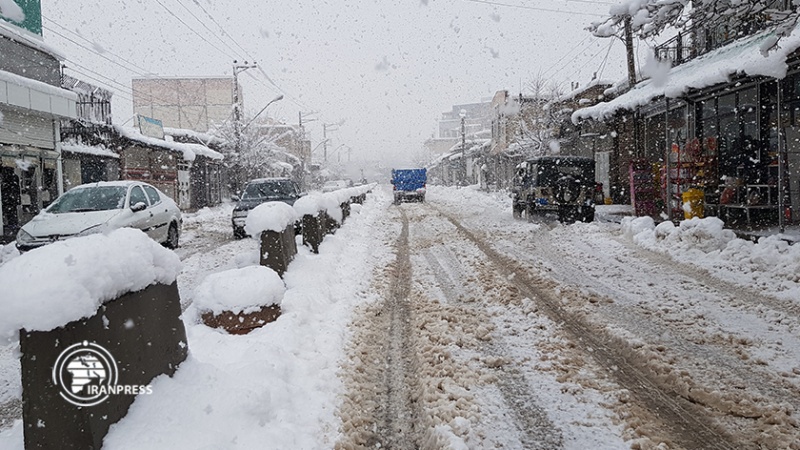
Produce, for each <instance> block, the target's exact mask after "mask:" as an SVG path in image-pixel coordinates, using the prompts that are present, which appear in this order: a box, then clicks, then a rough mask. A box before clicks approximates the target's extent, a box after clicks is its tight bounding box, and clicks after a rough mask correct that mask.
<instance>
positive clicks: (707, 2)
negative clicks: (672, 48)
mask: <svg viewBox="0 0 800 450" xmlns="http://www.w3.org/2000/svg"><path fill="white" fill-rule="evenodd" d="M799 3H800V2H797V1H796V0H794V1H789V0H748V1H742V0H694V1H692V0H626V1H624V2H622V3H620V4H618V5H615V6H612V7H611V9H610V10H609V15H608V17H606V18H605V19H603V20H601V21H598V22H594V23H592V24H591V25H590V26H589V27H588V30H589V31H590V32H592V34H594V35H595V36H598V37H612V36H619V35H621V34H622V33H623V32H624V27H625V22H626V20H628V19H630V24H631V30H632V32H633V33H634V34H636V35H637V36H639V37H640V38H651V37H655V36H658V35H659V34H661V33H662V32H663V31H664V30H665V29H667V28H673V29H676V30H678V31H683V32H687V31H690V30H691V29H693V28H695V27H698V26H718V25H725V26H727V27H728V28H729V29H731V30H738V31H739V32H740V33H743V32H746V30H753V29H757V28H759V27H765V26H773V27H775V35H774V37H773V39H770V40H769V42H767V43H765V45H764V47H762V50H763V51H764V52H766V51H769V50H770V49H772V48H774V47H775V46H776V45H777V44H778V42H779V40H780V39H781V38H783V37H785V36H788V35H789V34H790V33H791V32H792V31H793V30H794V29H795V27H796V26H797V22H798V18H800V8H799V6H800V4H799ZM742 30H745V31H742Z"/></svg>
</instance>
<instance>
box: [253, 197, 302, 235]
mask: <svg viewBox="0 0 800 450" xmlns="http://www.w3.org/2000/svg"><path fill="white" fill-rule="evenodd" d="M297 219H298V216H297V212H295V210H294V208H292V207H291V206H289V205H287V204H286V203H283V202H267V203H262V204H260V205H258V206H256V207H255V208H254V209H253V210H252V211H250V213H249V214H248V215H247V221H246V222H245V225H244V230H245V231H246V232H247V234H249V235H250V236H253V237H256V238H259V236H261V233H262V232H264V231H278V232H280V231H283V230H285V229H286V228H287V227H288V226H289V225H292V224H294V223H295V222H296V221H297Z"/></svg>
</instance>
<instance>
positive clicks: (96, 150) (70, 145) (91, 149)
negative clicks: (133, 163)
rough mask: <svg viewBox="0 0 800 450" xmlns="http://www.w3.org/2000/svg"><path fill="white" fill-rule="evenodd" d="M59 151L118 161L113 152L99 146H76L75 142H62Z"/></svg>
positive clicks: (116, 155)
mask: <svg viewBox="0 0 800 450" xmlns="http://www.w3.org/2000/svg"><path fill="white" fill-rule="evenodd" d="M61 151H62V152H70V153H80V154H83V155H92V156H103V157H106V158H115V159H119V155H118V154H116V153H114V152H113V151H111V150H109V149H107V148H105V147H104V146H101V145H85V144H78V143H75V142H64V143H62V144H61Z"/></svg>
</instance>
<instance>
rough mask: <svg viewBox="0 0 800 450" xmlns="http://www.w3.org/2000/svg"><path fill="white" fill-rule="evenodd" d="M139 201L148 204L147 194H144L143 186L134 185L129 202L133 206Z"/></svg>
mask: <svg viewBox="0 0 800 450" xmlns="http://www.w3.org/2000/svg"><path fill="white" fill-rule="evenodd" d="M139 202H141V203H144V204H145V205H147V196H145V195H144V191H143V190H142V188H141V187H139V186H134V187H133V189H131V200H130V202H129V203H128V204H129V205H130V206H133V205H135V204H137V203H139Z"/></svg>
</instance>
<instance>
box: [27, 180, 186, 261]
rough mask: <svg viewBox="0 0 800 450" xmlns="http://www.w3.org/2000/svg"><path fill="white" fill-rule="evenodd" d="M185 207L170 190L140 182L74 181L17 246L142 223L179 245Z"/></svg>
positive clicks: (146, 229) (29, 225) (152, 233)
mask: <svg viewBox="0 0 800 450" xmlns="http://www.w3.org/2000/svg"><path fill="white" fill-rule="evenodd" d="M181 223H182V219H181V211H180V209H178V206H177V205H176V204H175V202H174V201H173V200H172V199H171V198H169V197H167V195H166V194H164V193H163V192H161V191H159V190H158V189H156V188H155V187H154V186H151V185H149V184H147V183H142V182H139V181H110V182H98V183H90V184H83V185H80V186H75V187H74V188H72V189H70V190H69V191H67V192H65V193H64V194H63V195H61V196H60V197H58V199H56V201H55V202H53V203H52V204H51V205H50V206H48V207H47V208H46V209H44V210H43V211H42V212H40V213H39V214H38V215H37V216H36V217H34V218H33V219H32V220H31V221H30V222H28V223H27V224H25V225H24V226H23V227H22V228H20V230H19V232H18V233H17V248H18V249H20V250H21V251H27V250H31V249H34V248H37V247H41V246H43V245H45V244H49V243H51V242H54V241H59V240H63V239H69V238H72V237H78V236H86V235H89V234H93V233H101V232H104V231H107V230H113V229H117V228H124V227H130V228H138V229H140V230H142V231H144V232H145V233H147V235H148V236H150V237H151V238H153V239H154V240H156V241H157V242H160V243H162V244H163V245H164V246H166V247H168V248H177V247H178V241H179V237H180V232H181Z"/></svg>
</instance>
